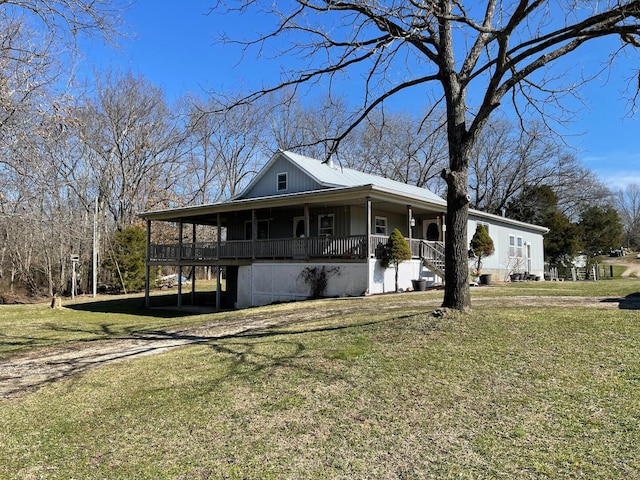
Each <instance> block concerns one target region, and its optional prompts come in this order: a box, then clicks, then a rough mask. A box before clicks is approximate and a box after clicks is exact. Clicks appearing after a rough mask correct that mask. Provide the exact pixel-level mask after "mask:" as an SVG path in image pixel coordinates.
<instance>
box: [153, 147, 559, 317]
mask: <svg viewBox="0 0 640 480" xmlns="http://www.w3.org/2000/svg"><path fill="white" fill-rule="evenodd" d="M445 213H446V201H445V200H444V199H442V198H440V197H439V196H437V195H435V194H434V193H433V192H431V191H429V190H427V189H424V188H419V187H415V186H412V185H407V184H404V183H400V182H396V181H393V180H389V179H386V178H382V177H379V176H376V175H370V174H366V173H362V172H358V171H355V170H351V169H347V168H341V167H338V166H335V165H333V164H331V163H323V162H321V161H319V160H315V159H312V158H308V157H305V156H302V155H298V154H295V153H292V152H284V151H278V152H276V153H275V154H274V155H273V157H272V158H271V159H270V160H269V161H268V162H267V163H266V164H265V166H264V167H263V168H262V170H261V171H260V172H259V173H258V174H257V175H256V176H255V177H254V178H253V180H252V181H251V182H250V183H249V185H248V186H247V187H246V188H245V189H244V190H243V191H242V193H240V194H239V195H237V196H235V197H233V198H232V199H230V200H228V201H225V202H220V203H214V204H208V205H199V206H194V207H183V208H174V209H169V210H161V211H152V212H145V213H142V214H141V215H140V216H141V217H142V218H144V219H145V220H146V221H147V243H148V248H147V272H149V271H150V267H152V266H163V265H164V266H168V265H171V266H177V267H178V268H179V269H180V273H179V275H182V269H183V268H190V267H196V266H213V267H224V271H225V278H226V282H225V285H226V287H225V290H224V291H221V289H220V288H221V287H219V290H218V292H217V295H216V305H217V307H218V308H220V305H221V304H222V303H224V305H226V306H234V307H236V308H246V307H250V306H259V305H266V304H269V303H274V302H282V301H293V300H301V299H306V298H309V297H310V296H311V295H312V294H314V291H313V290H314V286H315V287H316V292H315V294H318V293H319V292H318V291H317V286H318V282H322V281H326V286H325V288H323V289H321V293H322V294H323V295H326V296H358V295H363V294H377V293H384V292H390V291H394V290H395V272H394V270H393V269H392V268H390V269H383V268H382V267H381V265H380V250H381V248H382V246H383V245H385V244H386V242H387V240H388V237H389V235H390V233H391V231H392V230H393V229H394V228H398V229H399V230H400V231H401V232H402V234H403V235H404V236H405V238H406V239H407V241H408V242H409V245H410V247H411V252H412V260H409V261H405V262H403V263H401V264H400V269H399V287H400V288H401V289H409V288H412V286H413V284H414V283H413V282H412V281H413V280H418V279H421V280H425V282H426V285H427V286H429V285H434V284H441V283H442V279H443V277H444V273H443V269H444V230H445V228H446V225H445V224H444V221H445ZM156 222H169V223H170V224H172V225H175V226H176V228H177V229H178V235H177V238H178V239H179V241H178V243H168V242H163V241H162V240H158V239H157V238H156V237H157V236H159V235H154V231H155V229H154V228H153V225H154V223H156ZM478 223H482V224H484V225H485V226H486V228H487V230H488V232H489V235H490V236H491V238H492V239H493V241H494V244H495V253H494V254H493V255H491V256H489V257H486V258H484V259H483V261H482V273H483V274H492V278H493V281H501V280H508V278H509V275H510V274H511V273H514V272H518V273H524V272H527V273H529V274H531V275H533V276H540V277H542V275H543V270H544V252H543V235H544V234H545V233H546V232H547V229H546V228H544V227H540V226H536V225H531V224H527V223H523V222H517V221H514V220H509V219H507V218H505V217H501V216H497V215H490V214H486V213H483V212H480V211H477V210H471V211H470V214H469V224H468V237H469V239H471V237H472V236H473V234H474V233H475V230H476V226H477V224H478ZM189 225H190V226H191V227H192V228H191V230H189V229H188V228H187V230H185V227H186V226H189ZM196 226H200V227H199V228H198V229H196ZM202 226H205V227H207V228H210V229H211V231H212V232H214V236H215V240H214V241H211V240H209V241H200V240H198V239H197V238H196V231H197V230H198V231H201V230H202ZM160 230H161V231H163V230H164V229H160ZM185 232H186V233H187V234H190V236H189V235H186V236H187V238H188V240H184V238H185ZM472 260H473V259H470V265H472V263H471V261H472ZM218 271H221V269H220V268H219V269H218ZM147 276H148V275H147ZM149 282H150V279H148V281H147V284H149ZM218 285H221V282H218ZM179 298H181V295H179ZM149 301H150V299H149V295H148V294H147V305H149ZM179 302H180V300H179Z"/></svg>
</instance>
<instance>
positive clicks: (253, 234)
mask: <svg viewBox="0 0 640 480" xmlns="http://www.w3.org/2000/svg"><path fill="white" fill-rule="evenodd" d="M257 230H258V216H257V214H256V210H255V209H252V210H251V258H252V259H253V260H255V259H256V238H257V237H258V231H257Z"/></svg>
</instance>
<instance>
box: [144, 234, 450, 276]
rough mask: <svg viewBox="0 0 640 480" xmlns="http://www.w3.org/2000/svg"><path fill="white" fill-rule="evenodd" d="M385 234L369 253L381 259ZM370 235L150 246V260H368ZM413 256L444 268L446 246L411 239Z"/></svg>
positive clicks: (373, 239)
mask: <svg viewBox="0 0 640 480" xmlns="http://www.w3.org/2000/svg"><path fill="white" fill-rule="evenodd" d="M388 239H389V238H388V237H387V236H385V235H371V236H370V237H369V254H370V255H371V256H372V257H378V256H379V255H380V254H381V253H382V251H381V249H382V248H383V247H384V245H385V244H386V243H387V241H388ZM366 245H367V237H366V235H352V236H348V237H309V238H282V239H268V240H255V242H254V241H252V240H227V241H223V242H221V243H220V248H219V249H218V244H217V242H199V243H185V244H183V245H182V246H181V247H180V245H177V244H151V245H149V260H150V261H153V262H167V263H169V262H174V261H180V260H185V261H192V260H194V261H209V260H224V259H254V258H256V259H269V258H274V259H278V258H283V259H286V258H291V259H304V258H354V259H363V258H366V248H365V247H366ZM409 245H410V248H411V256H412V257H413V258H420V259H423V260H425V261H428V262H430V263H431V264H432V265H435V266H438V267H440V266H442V268H444V246H443V244H442V243H441V242H427V241H425V240H421V239H411V240H410V242H409Z"/></svg>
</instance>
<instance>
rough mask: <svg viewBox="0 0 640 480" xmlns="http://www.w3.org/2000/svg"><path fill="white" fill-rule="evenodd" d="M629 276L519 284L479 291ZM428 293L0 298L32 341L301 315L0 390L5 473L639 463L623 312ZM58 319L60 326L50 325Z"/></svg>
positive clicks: (484, 471)
mask: <svg viewBox="0 0 640 480" xmlns="http://www.w3.org/2000/svg"><path fill="white" fill-rule="evenodd" d="M594 285H597V287H594ZM639 287H640V282H638V281H637V280H611V281H607V282H604V281H601V282H597V284H596V283H595V282H594V283H593V284H592V283H590V282H580V283H575V284H572V283H570V282H560V283H550V282H546V283H540V284H524V283H523V284H513V285H504V286H497V287H495V288H494V287H491V288H478V289H474V290H473V295H474V297H478V298H479V297H481V296H485V297H491V296H496V297H503V296H514V297H515V296H521V295H542V294H544V295H548V294H549V293H550V291H548V290H546V289H552V291H551V293H553V294H555V295H576V296H592V295H594V294H595V295H596V296H598V297H623V296H626V295H628V294H631V293H634V292H637V291H638V290H639ZM437 295H439V293H437V292H430V293H427V294H411V295H401V296H380V297H372V298H368V299H364V300H363V299H357V300H356V299H354V300H341V301H339V302H335V301H318V302H309V303H299V304H287V305H277V306H271V307H265V308H261V309H252V310H249V311H244V312H233V313H226V314H217V315H205V316H202V317H188V316H187V317H178V318H162V317H160V318H157V317H145V316H143V315H139V314H137V315H132V314H126V313H117V314H110V315H113V316H111V317H108V318H107V319H106V320H105V319H104V318H103V317H104V316H105V315H107V314H105V313H101V312H97V311H91V310H71V311H69V310H68V309H64V310H62V311H59V312H53V311H50V310H48V309H46V308H45V307H41V306H35V307H32V306H21V307H6V308H5V307H3V308H0V316H1V317H0V326H2V327H1V328H2V329H3V330H2V334H3V335H4V336H5V337H4V338H7V337H10V338H11V337H13V338H15V337H17V336H18V334H17V333H16V332H15V331H14V329H16V328H20V329H23V328H27V327H29V325H32V327H31V328H32V330H31V331H30V333H29V335H27V336H26V338H34V339H37V341H36V342H35V343H36V344H37V347H33V346H31V347H33V348H42V346H43V345H55V346H59V345H61V344H65V343H66V342H71V343H70V345H75V344H76V343H75V342H76V341H77V340H78V338H80V339H81V340H82V341H89V340H97V339H101V338H105V336H106V337H108V336H110V335H113V336H116V337H117V336H120V335H124V336H126V335H127V334H128V332H130V331H132V330H137V329H150V328H158V326H157V324H156V323H159V324H161V325H175V324H176V323H178V324H185V325H186V324H195V323H197V322H200V323H204V322H205V321H216V320H217V321H220V322H223V321H225V319H228V318H231V317H229V315H232V316H233V315H235V316H238V315H265V316H266V315H278V316H282V315H292V316H293V317H299V320H300V321H299V322H297V323H292V324H289V325H288V326H286V327H281V328H276V329H271V330H266V331H263V332H254V333H252V334H247V335H239V336H236V337H231V338H227V339H224V340H218V341H211V342H209V343H207V344H204V345H198V346H192V347H186V348H182V349H180V350H177V351H172V352H170V353H166V354H162V355H156V356H151V357H144V358H139V359H136V360H131V361H127V362H124V363H116V364H111V365H106V366H104V367H101V368H99V369H95V370H92V371H90V372H88V373H86V374H84V375H82V376H79V377H72V378H69V379H67V380H64V381H60V382H57V383H55V384H51V385H48V386H45V387H43V388H40V389H39V390H37V391H36V392H33V393H30V394H28V395H24V396H22V397H20V398H17V399H12V400H4V401H0V402H1V403H0V405H1V407H2V408H0V459H2V460H1V461H0V478H8V479H12V478H16V479H17V478H21V479H22V478H142V479H146V478H149V479H152V478H153V479H161V478H182V479H191V478H194V479H195V478H232V479H235V478H237V479H258V478H260V479H287V478H291V479H293V478H296V479H297V478H306V479H321V478H332V479H340V478H344V479H347V478H349V479H352V478H355V479H360V478H361V479H365V478H380V479H387V478H389V479H392V478H394V479H401V478H411V479H414V478H418V479H419V478H438V479H440V478H456V479H465V478H468V479H472V478H473V479H482V478H487V479H488V478H509V479H510V478H520V479H533V478H536V479H537V478H608V479H616V478H620V479H622V478H624V479H627V478H638V477H640V457H638V455H637V445H639V444H640V426H639V425H638V422H637V418H638V416H639V415H640V359H639V358H638V355H637V352H638V349H639V347H640V313H639V312H638V311H637V310H620V309H594V308H588V307H572V308H570V309H567V308H559V307H552V306H545V305H544V304H542V305H541V306H537V307H528V308H521V307H518V306H517V304H516V302H514V305H513V306H512V307H509V306H507V307H505V306H504V303H501V304H500V306H499V307H497V306H493V305H492V304H491V302H482V303H479V304H478V305H476V306H475V307H474V310H473V313H472V314H469V315H459V314H455V313H454V314H451V315H448V316H445V317H440V318H437V317H434V316H432V315H431V314H430V312H425V307H424V306H420V305H418V304H417V303H416V302H415V301H416V299H419V298H425V297H426V298H431V297H433V298H436V296H437ZM352 302H358V303H356V306H355V308H351V309H348V308H347V307H348V306H350V305H352ZM390 305H391V306H393V309H391V310H389V306H390ZM13 309H16V310H13ZM93 310H97V309H95V308H94V309H93ZM430 310H433V308H430ZM12 312H13V313H12ZM16 312H20V314H21V318H22V319H21V320H20V321H19V322H18V321H17V320H15V319H14V320H11V318H13V316H15V315H16ZM340 312H342V313H340ZM136 313H140V312H136ZM51 315H53V317H51ZM101 319H102V320H101ZM83 322H86V323H83ZM101 322H102V323H101ZM52 323H56V324H58V325H63V326H64V328H60V329H58V330H56V332H58V333H55V334H54V333H52V332H51V331H50V330H51V328H50V327H49V326H47V325H50V324H52ZM102 325H109V328H108V329H106V333H105V329H104V328H102ZM79 326H83V327H84V328H83V329H81V330H82V333H78V332H74V329H75V330H79V328H78V327H79ZM41 330H42V332H41V333H38V332H40V331H41ZM3 343H4V341H3ZM31 347H30V346H23V347H22V350H21V351H26V350H25V349H28V348H31ZM3 348H4V346H3ZM5 353H6V352H5ZM9 353H10V352H9ZM9 353H7V355H8V354H9Z"/></svg>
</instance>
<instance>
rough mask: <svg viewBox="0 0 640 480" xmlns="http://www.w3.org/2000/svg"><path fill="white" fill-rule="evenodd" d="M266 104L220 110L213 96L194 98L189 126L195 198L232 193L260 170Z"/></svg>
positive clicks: (203, 199)
mask: <svg viewBox="0 0 640 480" xmlns="http://www.w3.org/2000/svg"><path fill="white" fill-rule="evenodd" d="M265 100H266V99H265ZM263 108H264V106H263V105H261V104H260V103H259V102H255V103H252V104H250V105H243V106H242V107H241V108H236V109H234V110H233V111H228V112H221V111H220V104H219V102H218V101H217V100H216V99H214V98H210V99H208V100H206V101H204V102H203V101H201V100H198V99H193V100H192V105H191V106H190V113H189V121H188V127H187V129H188V132H189V136H190V140H191V147H192V148H191V149H190V152H191V155H190V158H191V160H190V161H191V163H192V168H191V172H192V174H195V175H196V176H197V177H198V179H197V183H196V185H197V190H196V191H195V192H194V193H193V199H194V200H195V199H199V200H200V201H218V200H221V199H225V198H229V197H232V196H233V195H235V194H237V193H239V192H240V190H241V189H242V187H243V186H245V185H246V183H247V181H248V179H249V178H250V177H251V175H253V174H255V173H256V172H257V169H258V167H259V166H260V164H261V162H262V159H263V157H262V155H261V152H262V147H263V145H264V138H263V137H264V134H263V132H264V130H265V129H266V126H267V125H266V121H265V115H264V114H263Z"/></svg>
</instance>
